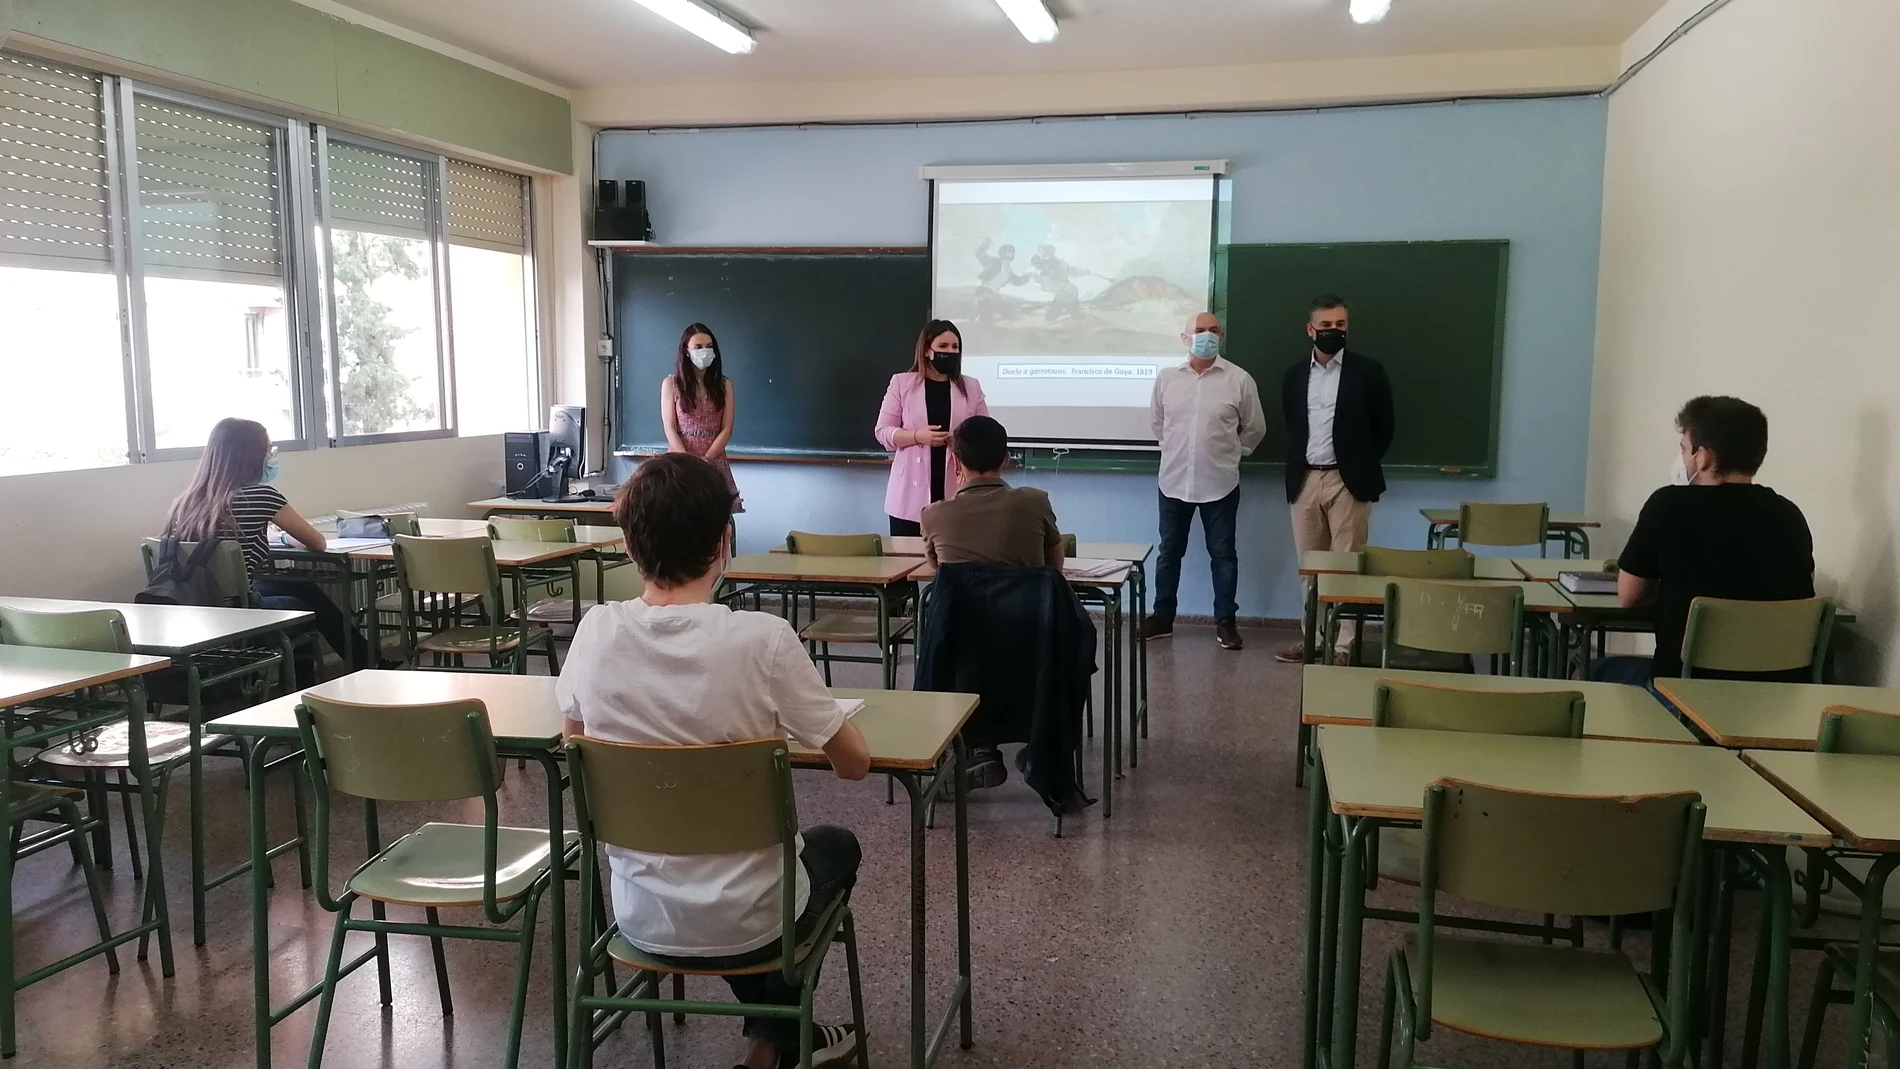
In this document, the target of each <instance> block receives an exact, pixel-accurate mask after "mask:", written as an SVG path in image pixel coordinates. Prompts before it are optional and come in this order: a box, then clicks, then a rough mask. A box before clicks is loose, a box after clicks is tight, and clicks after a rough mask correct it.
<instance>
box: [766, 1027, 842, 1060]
mask: <svg viewBox="0 0 1900 1069" xmlns="http://www.w3.org/2000/svg"><path fill="white" fill-rule="evenodd" d="M811 1041H812V1045H813V1046H814V1047H816V1048H817V1049H815V1050H813V1051H812V1055H811V1064H812V1065H813V1066H820V1065H835V1064H837V1063H838V1062H841V1061H844V1060H845V1059H846V1058H849V1057H851V1055H852V1054H854V1053H856V1052H857V1049H858V1030H857V1027H856V1026H855V1025H848V1024H821V1025H814V1026H812V1030H811ZM779 1064H780V1065H781V1066H782V1065H785V1064H786V1059H785V1055H784V1053H783V1052H781V1053H780V1055H779ZM790 1064H792V1065H797V1064H798V1059H797V1058H796V1057H794V1058H792V1059H791V1063H790Z"/></svg>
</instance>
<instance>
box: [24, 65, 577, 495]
mask: <svg viewBox="0 0 1900 1069" xmlns="http://www.w3.org/2000/svg"><path fill="white" fill-rule="evenodd" d="M531 188H532V184H531V182H530V181H529V180H528V179H527V178H525V177H523V176H521V175H517V174H512V173H509V172H507V171H502V170H497V169H495V168H492V167H486V166H481V165H477V164H472V163H467V162H465V161H461V160H455V159H450V158H449V157H447V156H443V155H441V154H438V153H435V152H429V151H422V150H415V149H409V148H405V147H403V146H400V145H394V144H389V143H385V142H381V141H375V140H371V139H369V138H364V137H358V136H355V135H351V134H346V133H343V132H341V131H334V130H331V129H329V128H328V127H326V126H324V125H321V124H316V123H311V122H307V121H304V120H301V119H294V118H289V117H286V116H279V115H272V114H269V113H267V112H260V111H254V110H251V109H248V108H243V107H239V106H236V105H227V104H223V103H220V102H217V101H212V100H206V99H203V98H200V97H197V96H193V95H189V94H183V93H177V92H173V91H170V90H166V89H160V88H157V87H152V86H147V85H144V84H142V83H137V82H134V81H131V80H129V79H124V78H116V77H112V76H109V75H102V74H98V73H95V72H91V71H86V70H83V69H79V68H74V67H69V66H66V65H63V64H59V63H53V62H49V61H44V60H41V59H38V58H36V57H32V56H26V55H21V54H17V53H12V52H0V376H4V379H0V381H4V382H5V384H6V388H5V389H4V390H0V476H4V475H16V474H25V473H31V472H43V471H61V470H70V469H76V468H88V467H100V466H105V465H112V464H122V463H126V462H127V461H128V460H132V461H147V460H169V459H180V458H185V457H189V456H192V455H195V453H196V452H197V451H198V450H199V449H200V448H202V446H203V443H204V440H205V437H206V435H207V434H208V433H209V431H210V429H211V427H212V425H213V424H214V423H216V422H217V421H218V420H219V419H222V418H224V417H226V416H241V417H244V418H248V419H254V420H257V421H258V422H261V423H263V424H264V425H265V426H266V427H268V428H269V429H270V432H271V436H272V437H273V439H275V440H276V441H278V442H279V443H282V444H284V445H286V446H291V447H297V446H302V447H319V446H324V445H342V444H353V443H356V442H367V441H382V440H393V439H403V438H414V437H433V436H442V435H451V434H457V433H464V434H491V433H497V432H500V431H503V430H513V429H518V428H521V427H529V426H535V425H537V423H538V420H537V419H536V418H535V416H534V413H535V411H536V410H537V408H538V406H539V403H540V362H539V359H538V357H537V355H536V354H537V352H538V344H537V339H536V319H535V303H536V302H535V293H536V289H535V281H534V262H533V255H532V248H533V242H532V239H531V227H530V219H531V213H530V210H529V207H530V191H531ZM115 397H116V398H118V399H119V401H118V403H117V404H114V403H113V402H112V400H111V399H112V398H115Z"/></svg>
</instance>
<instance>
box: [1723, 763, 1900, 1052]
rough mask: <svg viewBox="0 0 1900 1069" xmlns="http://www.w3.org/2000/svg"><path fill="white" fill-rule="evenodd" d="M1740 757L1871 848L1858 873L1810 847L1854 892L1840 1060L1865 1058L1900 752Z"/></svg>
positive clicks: (1856, 847)
mask: <svg viewBox="0 0 1900 1069" xmlns="http://www.w3.org/2000/svg"><path fill="white" fill-rule="evenodd" d="M1742 760H1744V761H1746V762H1748V763H1749V764H1750V765H1753V766H1754V767H1755V769H1756V770H1757V771H1759V772H1760V773H1761V774H1762V775H1763V776H1765V777H1766V778H1767V779H1768V781H1769V782H1770V783H1773V784H1774V785H1775V786H1776V787H1778V788H1780V789H1781V791H1782V792H1783V793H1784V794H1786V795H1787V796H1788V797H1789V798H1792V799H1794V801H1795V802H1796V803H1798V804H1799V805H1800V806H1801V808H1803V809H1805V810H1807V811H1808V813H1810V814H1811V815H1812V816H1813V817H1814V819H1816V820H1818V821H1820V822H1821V823H1822V824H1824V825H1826V826H1827V828H1828V830H1829V831H1831V832H1833V833H1834V837H1835V838H1836V839H1838V840H1839V841H1840V845H1841V846H1843V847H1845V848H1847V849H1849V850H1851V851H1854V852H1856V853H1860V854H1871V855H1875V857H1874V860H1873V864H1872V865H1871V866H1869V868H1868V870H1867V872H1866V874H1865V875H1864V876H1863V875H1857V874H1855V873H1853V872H1850V871H1848V870H1847V869H1846V868H1845V867H1844V866H1842V865H1841V864H1840V863H1839V862H1838V860H1837V859H1836V855H1835V853H1834V852H1832V851H1821V850H1810V851H1809V855H1810V857H1811V858H1816V859H1818V860H1819V861H1820V862H1821V864H1823V865H1825V866H1826V867H1827V868H1828V870H1829V871H1830V872H1831V873H1832V874H1833V876H1834V878H1835V880H1836V881H1837V882H1839V883H1840V884H1841V886H1843V887H1846V888H1848V889H1849V890H1850V891H1852V892H1854V894H1855V896H1856V897H1857V898H1859V899H1860V925H1859V937H1858V939H1856V941H1855V955H1854V1009H1853V1015H1852V1017H1851V1019H1850V1022H1849V1024H1848V1029H1847V1051H1848V1055H1847V1064H1848V1065H1850V1066H1855V1067H1860V1066H1865V1065H1866V1064H1867V1046H1868V1028H1869V1026H1870V1025H1871V1024H1872V1019H1873V997H1874V996H1873V990H1874V968H1875V962H1876V960H1877V956H1878V954H1879V951H1880V933H1881V930H1882V928H1883V927H1884V924H1883V921H1884V917H1883V915H1882V905H1883V901H1884V899H1885V897H1886V884H1887V878H1888V877H1889V876H1891V875H1892V873H1893V870H1894V868H1895V866H1896V865H1900V758H1896V757H1886V756H1875V755H1870V754H1844V753H1814V752H1813V751H1807V752H1793V751H1786V750H1749V751H1746V752H1744V753H1743V754H1742ZM1810 871H1813V870H1812V869H1810ZM1824 967H1825V966H1824ZM1810 1012H1812V1011H1810Z"/></svg>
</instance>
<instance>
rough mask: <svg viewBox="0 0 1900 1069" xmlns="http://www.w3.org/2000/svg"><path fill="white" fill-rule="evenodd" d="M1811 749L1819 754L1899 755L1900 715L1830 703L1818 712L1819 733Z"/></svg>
mask: <svg viewBox="0 0 1900 1069" xmlns="http://www.w3.org/2000/svg"><path fill="white" fill-rule="evenodd" d="M1814 748H1815V749H1816V750H1818V751H1820V752H1821V753H1859V754H1878V755H1880V756H1882V757H1900V715H1897V714H1894V713H1883V712H1879V711H1877V710H1874V709H1856V708H1854V707H1853V706H1851V705H1830V706H1828V707H1827V708H1826V709H1824V710H1822V711H1821V733H1820V735H1819V736H1817V737H1816V739H1815V741H1814Z"/></svg>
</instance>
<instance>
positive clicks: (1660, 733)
mask: <svg viewBox="0 0 1900 1069" xmlns="http://www.w3.org/2000/svg"><path fill="white" fill-rule="evenodd" d="M1381 679H1396V680H1401V681H1403V682H1407V683H1424V684H1427V685H1429V686H1434V687H1445V688H1449V689H1452V690H1484V691H1510V692H1521V693H1543V692H1550V691H1576V692H1577V693H1579V694H1582V695H1583V702H1584V705H1583V734H1584V736H1585V737H1586V738H1592V739H1629V740H1634V741H1638V742H1673V743H1688V744H1690V745H1694V744H1695V742H1696V737H1695V735H1694V733H1692V732H1691V731H1690V730H1689V729H1688V728H1686V727H1683V726H1682V725H1681V724H1680V723H1677V721H1676V718H1675V717H1673V716H1670V715H1669V710H1667V709H1665V708H1663V706H1662V703H1661V702H1659V701H1657V700H1656V699H1655V698H1653V697H1651V696H1650V693H1649V692H1648V691H1646V690H1644V689H1643V688H1641V687H1630V686H1625V685H1623V684H1621V683H1590V682H1586V681H1583V680H1574V679H1538V678H1535V677H1531V676H1487V675H1452V674H1449V673H1446V672H1410V671H1401V670H1396V669H1386V668H1347V667H1342V666H1338V665H1330V664H1309V665H1307V666H1306V668H1305V672H1304V674H1303V675H1302V677H1301V679H1300V718H1301V719H1302V720H1304V721H1305V722H1306V723H1309V724H1347V725H1356V726H1361V727H1363V726H1368V725H1370V724H1371V723H1372V702H1373V693H1374V691H1375V689H1376V686H1377V684H1378V682H1379V680H1381Z"/></svg>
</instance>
